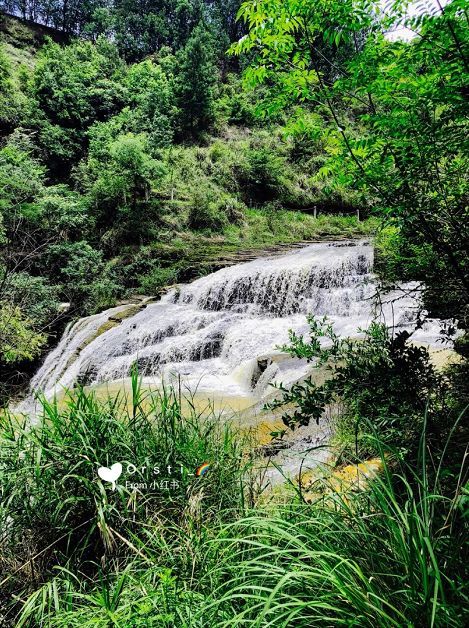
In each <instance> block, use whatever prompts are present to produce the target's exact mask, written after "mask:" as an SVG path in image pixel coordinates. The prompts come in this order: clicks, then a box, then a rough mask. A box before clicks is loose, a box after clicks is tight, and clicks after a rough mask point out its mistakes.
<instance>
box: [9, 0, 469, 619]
mask: <svg viewBox="0 0 469 628" xmlns="http://www.w3.org/2000/svg"><path fill="white" fill-rule="evenodd" d="M407 4H408V3H407V2H406V1H404V0H393V1H390V2H385V3H383V2H379V1H378V0H314V2H313V1H312V0H255V1H254V0H249V1H246V2H243V3H240V2H239V1H238V0H228V1H227V2H221V1H219V0H213V1H212V0H211V1H210V2H209V1H203V0H154V1H151V0H145V1H143V0H114V1H111V0H109V1H108V0H106V1H98V0H87V1H86V2H78V1H76V0H68V1H65V0H27V1H21V2H15V1H13V0H11V1H10V0H4V1H2V2H0V7H1V8H2V9H3V10H4V11H5V12H7V13H10V14H11V15H10V16H9V17H6V16H2V17H1V21H0V36H1V40H0V247H1V256H0V401H1V403H2V404H6V403H7V402H8V400H9V397H10V396H11V395H12V394H15V393H16V388H15V386H16V385H17V384H19V385H20V386H21V384H24V382H25V379H27V375H28V368H29V369H33V368H34V364H35V362H34V361H35V360H37V359H38V358H39V357H40V355H41V352H43V351H45V350H46V349H47V347H48V343H50V342H51V340H53V339H54V337H56V336H57V335H59V334H60V333H61V331H62V330H63V328H64V324H65V322H66V321H69V320H72V319H74V318H76V317H77V316H80V315H83V314H91V313H95V312H98V311H100V310H101V309H103V308H105V307H108V306H110V305H113V304H115V303H116V302H117V300H119V299H122V298H128V297H130V296H132V295H135V294H136V293H142V292H143V293H146V294H158V293H159V291H160V290H161V289H162V288H163V287H164V286H167V285H169V284H172V283H175V282H177V281H181V280H185V279H188V278H192V277H194V276H195V275H197V274H202V273H205V272H209V271H211V270H213V269H214V268H216V265H217V263H218V260H219V259H220V257H221V256H223V255H224V254H227V255H228V254H232V253H233V252H234V251H236V250H237V249H239V248H241V247H246V248H247V247H249V248H251V247H252V248H255V247H263V246H265V245H266V244H273V243H276V242H279V241H283V242H293V241H298V240H304V239H307V238H313V237H319V236H322V235H327V236H344V235H346V236H354V235H357V234H360V235H363V234H370V233H371V231H373V232H374V231H375V230H376V227H378V229H379V232H378V235H377V237H376V239H375V245H376V253H377V260H376V262H377V263H376V267H377V270H378V271H379V272H380V274H381V277H382V279H383V280H384V283H388V284H393V283H394V282H396V281H400V280H402V279H418V280H421V281H422V282H423V283H424V284H425V291H424V295H423V296H424V301H425V306H426V307H427V309H428V310H429V311H430V312H431V313H432V314H434V315H438V316H444V317H446V318H448V319H451V321H450V323H449V324H448V327H447V332H448V335H450V336H454V334H455V332H456V331H457V330H458V331H459V337H458V338H457V340H456V342H455V348H456V350H457V352H458V354H459V361H458V362H457V363H456V364H454V365H453V366H452V367H451V368H448V369H446V370H445V371H441V370H437V369H436V368H435V367H434V366H433V365H432V363H431V361H430V356H429V354H428V351H427V350H426V349H425V348H422V347H419V346H415V345H413V344H411V338H409V337H408V335H406V334H402V333H400V334H396V333H394V331H393V330H388V329H387V328H386V327H384V326H383V325H380V324H379V323H378V322H375V323H373V324H372V325H371V327H370V328H369V329H368V330H364V331H363V335H362V338H361V339H360V340H356V341H350V340H348V339H341V338H338V337H337V335H336V334H335V332H334V329H333V328H332V327H331V326H330V324H329V323H328V321H327V320H318V319H315V318H314V317H312V316H311V317H310V318H309V324H310V328H311V333H310V336H309V337H308V338H302V337H298V336H295V335H294V334H292V336H291V345H290V346H288V347H284V348H283V349H284V351H287V352H289V353H290V354H291V355H292V356H294V357H296V358H300V359H306V360H307V361H308V362H309V363H310V365H311V366H313V367H314V369H313V374H314V373H317V372H320V374H321V376H323V375H324V373H325V374H326V377H322V379H321V378H319V379H318V378H315V377H314V375H313V376H311V377H310V378H307V379H305V380H303V381H300V382H297V383H296V384H294V385H293V386H292V387H288V388H287V387H283V386H281V387H280V389H281V390H280V392H281V395H280V396H279V397H278V398H276V399H274V401H273V402H272V404H271V408H273V409H275V411H277V409H279V408H281V412H282V414H283V418H284V421H285V423H286V425H287V427H288V428H290V427H291V428H296V427H298V426H299V427H301V426H305V425H307V424H308V423H310V422H311V421H314V420H316V421H321V420H322V419H323V416H324V413H325V410H326V409H328V410H331V408H332V409H333V411H332V410H331V411H332V413H333V427H334V428H335V434H334V441H333V442H332V443H331V445H330V446H331V447H333V446H334V445H338V455H337V457H336V464H337V465H343V464H344V463H347V462H353V463H357V462H359V463H360V464H359V465H355V464H354V465H353V466H351V469H352V471H351V473H352V474H353V477H354V478H355V479H354V480H353V482H352V484H351V485H347V486H343V485H342V484H340V485H338V483H337V477H336V475H335V471H334V470H325V471H324V474H325V478H321V477H319V476H318V475H317V476H315V477H314V478H313V481H312V480H311V477H310V478H309V479H308V477H307V476H306V475H305V474H302V473H301V471H300V473H299V475H298V477H295V478H292V479H290V481H289V483H288V485H289V486H290V488H291V490H292V493H291V494H290V493H289V492H288V490H287V489H286V488H285V487H283V489H282V490H283V492H282V494H281V495H280V501H281V502H282V505H281V506H279V504H278V503H276V500H275V497H276V493H275V491H271V492H268V491H266V490H265V484H264V480H265V478H266V474H265V469H263V467H264V466H265V465H262V464H261V465H260V466H261V471H260V473H257V471H256V472H255V471H254V470H253V467H252V465H251V464H250V463H251V458H250V456H249V455H248V454H247V451H248V448H249V451H252V447H251V445H250V444H249V445H247V444H246V443H244V441H243V442H242V439H241V437H240V436H239V434H237V435H236V437H235V435H234V434H233V432H232V431H231V430H230V429H229V428H226V427H223V425H222V424H221V419H220V417H215V416H213V413H211V412H208V415H207V414H205V415H203V416H201V413H199V412H198V411H197V410H196V407H195V404H194V401H193V400H192V399H189V400H185V401H184V400H182V399H181V396H180V395H177V394H175V393H173V392H172V391H163V392H162V393H161V394H158V395H156V396H152V395H149V396H146V395H145V394H143V393H142V391H141V388H140V385H139V381H138V378H137V377H136V375H135V374H134V377H133V379H132V394H131V395H130V396H129V398H125V397H122V396H118V397H117V398H116V397H112V398H109V399H105V400H104V401H101V400H99V399H98V398H97V397H96V395H95V394H94V393H89V392H85V391H83V390H82V389H80V388H77V389H76V390H74V391H72V393H71V394H70V395H69V397H68V398H67V399H66V400H65V401H61V402H58V401H56V400H55V401H53V402H51V401H46V400H42V401H41V402H40V406H41V408H42V417H41V419H42V420H41V422H39V423H37V424H32V425H31V423H30V421H29V419H28V418H27V417H23V418H19V417H17V416H14V415H12V414H9V413H8V412H7V411H2V413H1V414H0V546H1V551H0V567H1V569H0V571H1V573H2V575H1V576H0V591H1V592H0V623H6V625H9V624H10V625H18V626H64V627H65V626H67V627H70V626H80V628H82V627H83V626H97V625H109V626H155V627H156V626H158V627H161V626H165V627H168V628H172V627H173V626H191V627H192V626H206V625H210V626H212V625H213V626H246V625H250V626H280V625H282V626H295V627H296V626H299V627H305V628H306V627H309V626H315V625H318V626H329V625H347V626H350V625H360V626H373V627H374V626H383V627H384V626H386V627H387V626H402V625H412V626H418V627H420V626H441V627H443V626H451V627H453V626H454V627H459V626H464V625H465V621H466V623H467V620H466V618H467V614H468V612H469V594H468V591H467V582H468V574H467V565H468V560H467V558H468V545H467V526H468V521H469V516H468V503H469V491H468V484H467V440H468V439H467V435H468V428H467V415H466V411H467V408H466V406H467V399H468V384H467V382H468V381H469V378H468V368H467V360H468V358H469V351H468V345H469V341H468V333H467V324H468V310H467V307H468V299H467V296H468V295H467V292H468V285H469V273H468V265H467V248H468V231H467V229H468V221H467V218H468V216H467V196H468V187H467V171H468V151H467V136H468V122H467V120H468V116H467V114H468V107H467V76H468V58H469V50H468V28H467V26H468V24H467V21H468V19H467V9H466V6H465V2H464V0H452V1H451V2H447V3H445V4H440V2H437V3H436V5H435V6H434V7H433V9H431V8H430V9H428V6H426V5H428V4H429V3H420V4H419V7H418V12H417V13H414V14H412V12H411V16H410V17H406V9H407ZM424 5H425V6H424ZM236 15H238V17H239V19H236ZM25 20H30V22H28V23H25ZM403 25H405V26H406V27H407V28H409V29H410V31H409V32H410V34H412V37H411V38H410V39H408V40H401V39H399V38H393V37H391V36H390V35H389V31H392V30H393V29H395V28H397V27H400V26H403ZM230 46H231V47H230ZM229 47H230V50H231V54H228V53H227V52H226V51H227V49H228V48H229ZM241 74H243V76H244V80H242V76H241ZM298 210H301V212H300V211H298ZM318 213H319V215H317V214H318ZM344 213H346V214H349V215H348V216H342V215H338V214H344ZM370 215H373V217H372V218H370V219H367V220H364V221H362V220H361V219H362V218H364V217H365V218H368V216H370ZM424 315H425V314H424V313H422V316H424ZM25 375H26V377H25ZM183 406H184V409H183ZM279 435H280V436H279ZM273 436H277V439H278V440H281V439H282V438H283V437H284V434H283V432H279V433H276V434H273ZM280 444H281V443H280ZM261 449H262V448H261ZM370 455H374V456H376V460H375V461H374V463H373V464H375V465H377V466H378V467H379V468H380V469H381V473H380V475H379V476H377V477H374V480H372V481H369V479H367V480H366V481H364V482H362V480H361V477H360V474H359V473H360V471H359V470H360V468H361V469H362V470H363V467H364V466H365V467H366V463H363V459H364V458H366V457H369V456H370ZM136 458H138V462H139V464H141V466H142V467H148V468H150V467H153V466H160V467H161V468H165V467H166V466H167V464H168V463H169V464H173V463H175V464H177V465H178V467H183V468H184V473H182V476H181V478H180V482H179V484H178V486H177V487H175V489H177V490H175V491H174V493H172V494H169V493H161V491H160V489H159V488H155V487H153V488H152V489H151V490H150V491H149V492H147V493H145V492H144V491H142V490H140V489H139V488H131V487H130V488H129V487H124V486H122V485H121V486H119V487H118V488H116V490H115V491H112V490H111V489H110V488H108V489H106V487H105V486H104V484H103V483H102V482H101V481H100V480H99V479H98V477H97V475H96V471H97V468H98V467H99V466H100V465H103V464H106V465H110V464H111V463H112V462H114V461H116V460H122V461H123V462H126V463H127V462H129V463H131V462H133V461H134V460H135V459H136ZM203 461H209V462H210V463H211V464H212V471H211V472H210V473H209V474H208V475H207V476H206V477H203V478H194V477H193V476H190V475H189V473H192V472H193V470H194V468H195V467H196V466H197V465H199V464H200V463H201V462H203ZM256 465H259V461H258V460H257V461H256ZM346 468H348V467H346ZM137 477H138V479H140V480H142V482H143V481H144V480H145V473H144V471H139V472H138V473H137ZM308 483H309V484H308ZM253 506H255V507H256V509H255V510H252V507H253Z"/></svg>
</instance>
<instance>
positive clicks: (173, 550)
mask: <svg viewBox="0 0 469 628" xmlns="http://www.w3.org/2000/svg"><path fill="white" fill-rule="evenodd" d="M43 404H44V421H43V422H42V424H41V425H38V426H31V425H21V426H19V425H15V423H14V420H13V418H10V420H8V421H6V420H5V422H4V425H3V433H2V437H1V445H2V450H1V451H2V454H1V467H0V468H1V470H0V475H1V477H0V486H1V488H0V490H1V491H2V493H1V495H2V498H1V506H0V508H1V510H0V513H1V517H2V529H3V545H2V550H1V553H0V561H1V566H2V577H1V578H0V580H1V581H2V584H1V587H2V596H3V615H4V617H5V618H6V621H9V620H11V623H12V625H17V626H50V627H60V628H65V627H67V628H68V627H70V628H74V627H75V626H76V627H78V626H80V628H87V627H92V626H93V627H95V626H118V627H125V628H127V627H131V626H132V627H137V626H138V627H140V626H141V627H143V626H145V627H146V626H150V627H163V628H172V627H176V626H177V627H178V628H180V627H183V628H186V627H187V628H189V627H190V628H198V627H200V628H202V627H205V626H217V627H218V626H219V627H228V626H230V627H231V626H259V627H260V626H262V627H267V626H272V627H275V628H277V627H281V626H291V627H292V628H293V627H294V628H296V627H300V628H302V627H306V626H326V627H327V626H335V625H343V626H364V627H366V626H370V627H371V626H372V627H376V626H386V627H388V626H416V627H423V626H442V627H443V626H445V627H446V626H448V627H453V626H454V627H456V626H461V627H462V626H464V625H466V620H467V616H468V613H469V594H468V589H467V583H468V567H467V565H468V564H469V562H468V560H467V559H468V544H467V540H468V537H467V531H468V523H469V516H468V510H467V485H466V489H465V488H464V486H465V482H466V481H467V477H466V472H467V469H466V467H465V466H464V461H463V465H462V466H461V467H460V469H459V470H457V471H455V469H454V464H453V463H454V461H453V460H449V464H448V460H447V459H448V458H449V457H450V456H449V452H450V451H453V449H452V447H451V444H449V445H446V446H443V447H442V448H441V452H440V453H441V454H442V455H440V457H439V459H438V460H436V462H435V463H433V460H432V458H431V457H430V455H429V454H430V452H429V448H428V443H427V442H426V437H425V432H424V434H423V436H422V442H421V446H420V456H419V465H418V466H417V467H416V466H409V465H408V464H406V463H405V462H403V461H401V460H400V459H399V455H398V454H397V453H396V452H394V451H390V450H389V449H385V448H384V446H383V445H381V444H380V443H379V442H377V443H376V448H377V449H378V450H379V451H380V458H381V463H382V468H383V471H382V473H381V474H380V475H379V476H378V477H376V478H375V479H374V480H369V481H368V482H366V483H365V484H360V485H359V486H357V485H356V484H355V485H354V489H353V490H347V491H344V490H342V489H340V488H338V484H337V482H336V481H335V479H334V477H333V476H327V475H326V476H325V477H324V478H318V480H317V482H316V483H315V488H314V494H315V495H316V498H315V499H314V500H313V502H312V503H305V501H304V500H303V497H304V491H303V490H298V494H297V495H296V496H295V495H293V496H291V497H290V498H289V501H288V503H287V504H286V505H282V506H278V505H275V504H269V505H268V507H264V506H261V505H260V504H257V505H256V506H255V503H254V501H255V494H254V492H253V487H254V480H255V478H254V476H253V470H252V465H251V461H250V460H249V457H248V456H246V447H247V446H248V444H246V443H242V442H241V441H240V437H239V436H236V437H235V435H234V434H233V432H232V431H231V430H230V429H229V428H228V427H224V426H223V425H222V423H221V422H220V421H219V420H218V418H217V417H215V416H213V414H210V413H209V416H206V415H205V416H200V415H199V414H198V413H197V412H196V411H195V409H194V408H193V407H192V408H191V409H190V411H189V412H188V416H187V417H183V416H182V415H181V411H180V399H179V397H178V395H177V394H175V393H174V392H172V391H163V392H162V393H161V395H157V396H156V397H151V398H148V399H143V396H142V394H141V392H140V389H139V385H138V380H136V379H134V388H133V393H132V399H131V403H130V404H129V403H127V401H126V400H125V399H123V398H122V397H118V398H117V400H116V399H114V400H112V399H110V400H108V401H107V402H99V401H98V400H97V399H96V398H95V397H94V395H93V394H90V393H85V392H83V391H78V393H77V394H75V395H73V397H71V398H70V399H69V401H68V406H67V408H66V409H65V410H60V409H59V408H58V407H57V405H56V404H54V403H47V402H45V401H43ZM460 435H461V432H460V430H459V426H455V429H454V430H453V432H452V435H451V436H452V438H455V437H458V438H459V437H460ZM116 460H119V461H123V462H125V461H130V462H132V463H134V462H135V461H136V460H138V461H145V462H146V463H147V464H148V465H149V466H152V465H154V464H159V465H161V466H163V465H164V464H167V463H168V461H171V462H173V463H174V462H176V461H177V462H180V463H182V464H183V465H184V466H185V467H186V468H187V469H193V468H194V467H196V466H197V465H198V464H200V463H201V462H203V461H210V462H212V464H213V468H212V470H211V471H210V472H209V473H208V474H207V475H206V476H204V477H201V478H194V477H193V476H189V475H183V476H182V480H181V486H180V488H179V490H174V491H173V492H171V493H164V494H163V493H162V492H161V491H157V490H154V491H151V490H146V491H140V492H139V491H135V490H130V489H126V488H125V483H124V482H125V478H121V479H120V480H119V483H118V486H117V488H116V490H115V491H112V489H111V488H110V487H106V486H104V485H103V483H102V482H101V481H100V480H99V479H98V478H97V475H96V469H97V467H98V466H99V465H101V464H107V465H109V464H111V463H113V462H115V461H116ZM144 476H145V474H144V473H140V476H139V477H140V479H143V478H144ZM135 478H136V476H133V480H134V481H135ZM465 490H466V493H465ZM253 496H254V498H253ZM264 501H265V495H264V497H263V503H264ZM253 506H255V507H253ZM0 612H1V611H0Z"/></svg>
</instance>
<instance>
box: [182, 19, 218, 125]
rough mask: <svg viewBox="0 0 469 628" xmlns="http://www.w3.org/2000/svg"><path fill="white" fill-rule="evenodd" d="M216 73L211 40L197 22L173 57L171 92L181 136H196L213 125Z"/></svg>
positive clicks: (204, 28)
mask: <svg viewBox="0 0 469 628" xmlns="http://www.w3.org/2000/svg"><path fill="white" fill-rule="evenodd" d="M217 74H218V69H217V66H216V63H215V49H214V42H213V37H212V35H211V33H210V31H209V30H208V29H207V28H206V27H205V26H204V25H203V24H202V23H200V24H198V26H197V27H196V28H195V29H194V30H193V32H192V34H191V36H190V38H189V40H188V42H187V44H186V45H185V47H184V48H183V49H182V50H180V51H179V52H178V53H177V55H176V70H175V76H176V78H175V82H176V85H175V93H176V98H177V103H178V107H179V109H180V111H181V113H180V116H179V124H180V127H181V134H182V135H183V136H190V137H196V136H197V135H199V134H200V133H201V132H202V131H205V130H207V129H208V128H209V126H210V124H211V123H212V122H213V119H214V96H215V86H216V82H217Z"/></svg>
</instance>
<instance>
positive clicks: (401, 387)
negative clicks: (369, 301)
mask: <svg viewBox="0 0 469 628" xmlns="http://www.w3.org/2000/svg"><path fill="white" fill-rule="evenodd" d="M308 323H309V326H310V336H309V338H308V339H306V340H305V338H304V337H302V336H297V335H296V334H295V333H294V332H291V333H290V340H291V344H290V345H288V346H285V347H282V349H283V350H284V351H287V352H288V353H290V355H292V356H294V357H297V358H300V359H306V360H308V362H311V363H312V364H313V366H314V368H315V369H319V368H323V369H324V368H326V373H327V377H326V380H325V381H324V382H323V383H320V384H318V383H316V381H315V375H314V374H313V375H311V376H309V377H308V378H306V379H305V381H302V382H299V383H296V384H293V386H291V387H290V388H288V389H287V388H286V387H284V386H282V385H280V386H279V389H280V390H281V391H282V396H281V397H280V398H279V399H277V400H275V401H274V402H272V403H271V404H270V405H269V407H270V408H278V407H283V406H285V405H286V406H287V408H293V409H287V410H286V411H285V412H284V414H283V417H282V418H283V420H284V422H285V423H286V425H288V426H291V427H295V426H297V425H308V424H309V422H310V421H311V420H315V421H316V422H317V423H319V421H320V419H321V417H322V415H323V413H324V410H325V408H326V406H327V405H329V404H331V403H333V402H340V403H341V404H342V405H343V410H342V412H341V414H340V416H339V418H338V419H337V420H336V429H337V431H338V435H339V436H341V437H342V438H345V445H346V446H347V447H348V448H351V449H352V450H353V449H355V451H357V452H358V451H360V454H361V455H364V454H367V453H368V454H370V453H371V454H373V453H375V452H374V450H373V443H372V442H369V440H368V435H369V430H368V428H367V422H369V423H370V424H371V425H373V428H374V429H375V430H376V431H377V433H378V434H379V436H380V438H381V439H382V440H383V441H384V442H387V443H388V444H392V445H394V446H395V447H399V448H401V449H402V451H404V452H408V453H410V454H411V455H415V451H416V447H417V445H418V442H419V439H420V434H421V429H422V422H423V420H424V417H425V416H427V419H428V422H429V425H430V428H431V433H432V435H433V436H434V437H436V438H438V435H440V436H441V434H442V433H444V430H445V427H446V426H445V425H444V424H443V423H442V413H443V411H447V408H446V404H445V398H446V396H447V395H448V388H447V384H446V382H445V380H444V378H443V377H442V375H441V374H439V373H438V372H437V371H436V369H435V368H434V367H433V366H432V364H431V363H430V358H429V354H428V350H427V349H426V348H424V347H418V346H415V345H413V344H411V343H410V342H409V338H410V334H409V333H408V332H407V331H401V332H394V333H392V334H391V332H389V331H388V329H387V327H386V326H385V325H384V324H380V323H376V322H374V323H372V324H371V326H370V327H369V328H368V329H367V330H366V331H365V332H364V334H365V335H364V338H363V339H362V340H351V339H348V338H345V339H342V338H339V337H338V336H337V335H336V334H335V332H334V329H333V326H332V324H331V323H329V322H328V321H327V319H326V318H323V319H316V318H314V316H310V317H308ZM324 341H326V343H325V344H324Z"/></svg>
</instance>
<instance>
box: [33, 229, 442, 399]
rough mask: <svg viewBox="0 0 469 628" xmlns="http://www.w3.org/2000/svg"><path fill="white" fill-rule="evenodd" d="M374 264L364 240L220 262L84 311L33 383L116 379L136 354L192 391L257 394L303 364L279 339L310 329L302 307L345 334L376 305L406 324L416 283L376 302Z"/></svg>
mask: <svg viewBox="0 0 469 628" xmlns="http://www.w3.org/2000/svg"><path fill="white" fill-rule="evenodd" d="M372 270H373V247H372V246H371V245H370V244H369V243H367V242H365V241H350V242H335V243H334V242H327V243H319V244H311V245H308V246H305V247H303V248H300V249H296V250H294V251H293V252H289V253H286V254H282V255H278V256H271V257H262V258H259V259H256V260H254V261H251V262H246V263H242V264H237V265H235V266H231V267H229V268H224V269H222V270H219V271H217V272H215V273H212V274H211V275H208V276H206V277H203V278H201V279H198V280H196V281H194V282H193V283H191V284H187V285H182V286H179V287H177V288H175V289H172V290H171V291H170V292H169V293H167V294H166V295H165V296H163V297H162V298H161V300H159V301H158V302H153V303H150V304H147V305H146V306H145V307H143V308H140V309H139V308H137V311H136V313H135V312H132V315H130V316H128V317H125V306H120V307H117V308H112V309H110V310H107V311H105V312H102V313H100V314H98V315H95V316H90V317H86V318H83V319H81V320H79V321H77V322H75V323H74V324H72V325H70V326H69V327H68V329H67V330H66V332H65V333H64V336H63V338H62V339H61V341H60V343H59V344H58V346H57V348H56V349H55V350H54V351H52V352H51V353H50V354H49V355H48V356H47V357H46V359H45V362H44V364H43V365H42V367H41V368H40V369H39V371H38V372H37V373H36V375H35V376H34V378H33V380H32V383H31V388H32V391H38V390H41V391H43V392H44V393H45V394H46V395H51V394H52V393H53V392H54V391H55V390H60V389H63V388H70V387H72V386H73V385H74V384H76V383H77V382H80V383H81V384H85V385H95V384H100V383H103V382H112V381H115V380H121V379H122V378H128V377H129V374H130V372H131V369H132V367H133V365H135V364H136V365H137V366H138V371H139V373H140V375H142V376H143V378H144V380H145V379H147V380H148V381H153V382H161V381H162V380H171V378H173V377H175V376H178V377H180V378H182V379H183V380H184V382H185V383H186V384H187V385H188V386H189V387H190V386H192V387H194V388H195V387H197V388H198V390H199V391H200V390H203V391H207V392H216V393H217V394H225V395H228V396H229V395H239V396H242V395H246V394H251V395H253V394H255V395H257V396H258V397H261V396H262V394H263V393H264V392H265V390H266V388H267V387H268V384H269V383H271V382H273V381H283V382H284V383H287V382H288V381H294V380H295V379H298V377H299V376H300V375H301V374H302V373H303V372H304V371H305V365H304V364H303V363H302V362H301V361H296V362H295V361H294V360H291V359H286V357H287V356H285V354H282V353H281V352H280V351H279V350H278V346H279V345H282V344H284V343H286V342H288V332H289V330H294V331H296V332H297V333H305V332H307V329H308V328H307V324H306V317H305V316H306V314H314V315H319V316H327V317H328V318H329V319H330V320H331V321H332V322H333V323H334V326H335V329H336V331H337V332H338V333H339V334H340V335H342V336H356V335H357V333H358V332H357V330H358V329H359V328H362V329H363V328H365V327H367V326H368V324H369V323H370V322H371V320H372V318H373V317H374V316H375V315H376V314H377V312H379V315H380V317H381V318H382V319H383V320H385V321H386V323H387V324H389V325H391V324H392V325H393V326H394V327H395V328H408V329H412V328H413V325H414V322H415V320H416V318H417V314H418V311H419V310H420V309H421V308H420V303H419V299H418V295H417V293H416V285H415V284H406V285H405V286H403V287H402V291H401V292H400V293H393V294H389V295H387V297H386V299H385V302H382V303H380V307H379V309H377V303H376V299H374V295H375V293H376V288H377V283H376V279H375V277H374V275H373V273H372ZM398 297H399V298H398ZM109 321H114V322H113V324H112V325H111V324H109ZM438 331H439V325H438V324H437V323H432V322H431V321H430V322H428V323H426V324H425V325H424V326H423V327H422V329H420V330H419V332H418V336H417V340H420V341H423V342H428V343H434V342H435V341H436V338H437V336H438Z"/></svg>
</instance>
